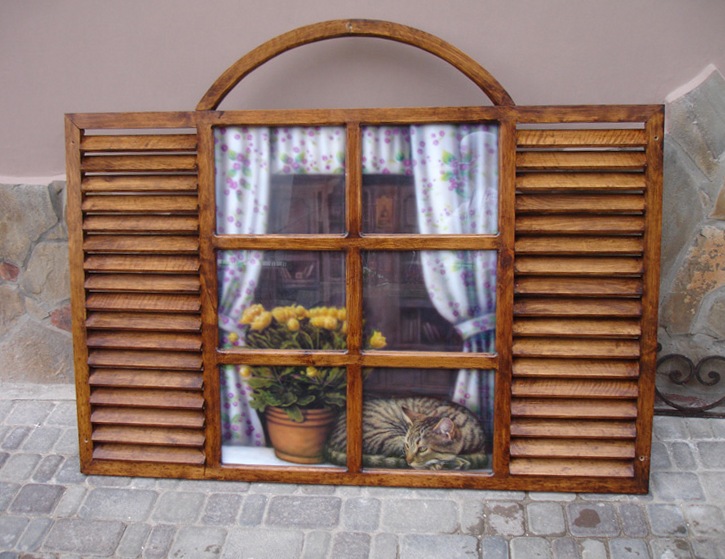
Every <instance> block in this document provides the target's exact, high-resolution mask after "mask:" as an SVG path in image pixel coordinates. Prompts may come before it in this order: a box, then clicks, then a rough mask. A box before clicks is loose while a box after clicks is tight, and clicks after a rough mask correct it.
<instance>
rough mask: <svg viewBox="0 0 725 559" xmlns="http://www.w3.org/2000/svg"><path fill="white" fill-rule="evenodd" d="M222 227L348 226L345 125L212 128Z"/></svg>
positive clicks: (237, 231)
mask: <svg viewBox="0 0 725 559" xmlns="http://www.w3.org/2000/svg"><path fill="white" fill-rule="evenodd" d="M214 146H215V148H214V149H215V167H216V169H215V173H216V175H215V181H216V203H217V208H216V210H217V233H220V234H228V235H243V234H262V233H288V234H311V233H331V234H333V233H334V234H342V233H344V232H345V224H344V215H345V194H344V190H345V181H344V174H345V129H344V127H339V126H336V127H292V128H268V127H241V126H229V127H223V128H222V127H219V128H215V129H214Z"/></svg>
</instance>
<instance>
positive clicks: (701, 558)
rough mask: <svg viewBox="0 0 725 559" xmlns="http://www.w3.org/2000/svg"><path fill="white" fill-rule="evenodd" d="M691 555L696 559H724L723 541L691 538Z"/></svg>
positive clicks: (724, 544)
mask: <svg viewBox="0 0 725 559" xmlns="http://www.w3.org/2000/svg"><path fill="white" fill-rule="evenodd" d="M689 543H690V547H692V553H693V555H694V556H695V557H696V558H697V559H725V540H723V539H716V540H713V539H710V538H706V539H703V538H691V539H690V540H689Z"/></svg>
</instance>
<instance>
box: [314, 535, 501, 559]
mask: <svg viewBox="0 0 725 559" xmlns="http://www.w3.org/2000/svg"><path fill="white" fill-rule="evenodd" d="M318 557H322V556H321V555H320V556H318ZM370 557H371V558H372V557H374V558H375V559H398V538H397V536H396V535H395V534H388V533H383V534H376V535H375V536H374V537H373V541H372V545H371V548H370ZM315 559H316V558H315ZM491 559H494V558H491Z"/></svg>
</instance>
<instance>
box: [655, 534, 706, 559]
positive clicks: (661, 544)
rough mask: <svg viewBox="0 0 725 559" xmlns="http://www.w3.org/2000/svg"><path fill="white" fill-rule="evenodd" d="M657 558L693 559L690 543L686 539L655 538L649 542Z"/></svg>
mask: <svg viewBox="0 0 725 559" xmlns="http://www.w3.org/2000/svg"><path fill="white" fill-rule="evenodd" d="M649 545H650V548H651V550H652V557H654V558H656V559H691V558H692V551H691V547H690V543H689V542H688V541H687V540H684V539H666V538H655V539H653V540H650V542H649ZM698 559H699V558H698Z"/></svg>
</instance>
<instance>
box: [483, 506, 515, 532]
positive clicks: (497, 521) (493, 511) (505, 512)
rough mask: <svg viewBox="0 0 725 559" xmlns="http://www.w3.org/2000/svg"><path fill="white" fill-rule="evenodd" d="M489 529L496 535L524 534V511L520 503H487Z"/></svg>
mask: <svg viewBox="0 0 725 559" xmlns="http://www.w3.org/2000/svg"><path fill="white" fill-rule="evenodd" d="M484 509H485V511H486V518H487V520H488V527H487V530H488V532H489V533H490V534H491V535H494V536H522V535H524V511H523V509H522V507H521V505H520V504H518V503H506V502H501V503H486V505H485V507H484Z"/></svg>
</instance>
